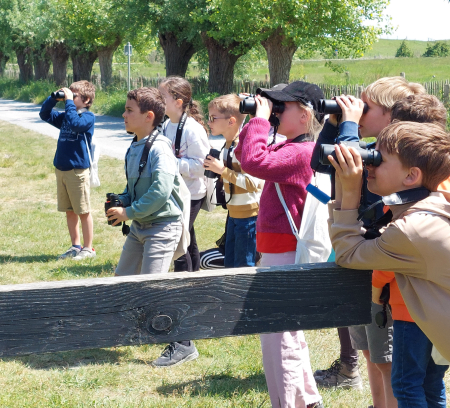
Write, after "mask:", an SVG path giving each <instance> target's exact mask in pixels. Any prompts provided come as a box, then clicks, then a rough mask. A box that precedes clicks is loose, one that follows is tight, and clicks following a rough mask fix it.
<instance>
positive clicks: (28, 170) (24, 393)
mask: <svg viewBox="0 0 450 408" xmlns="http://www.w3.org/2000/svg"><path fill="white" fill-rule="evenodd" d="M0 144H1V146H2V150H1V153H0V186H1V191H3V198H2V203H1V205H0V225H2V234H0V284H14V283H25V282H37V281H52V280H63V279H81V278H88V277H106V276H112V275H113V273H114V267H115V265H116V264H117V261H118V259H119V256H120V252H121V248H122V245H123V242H124V237H123V236H122V234H121V232H120V230H119V229H117V228H113V227H111V226H108V225H107V223H106V220H105V218H104V215H103V212H104V210H103V208H104V207H103V202H104V197H105V193H106V192H120V191H122V189H123V187H124V182H125V178H124V174H123V162H122V161H120V160H116V159H111V158H107V157H104V156H102V157H101V159H100V166H99V167H100V179H101V182H102V185H101V187H100V188H98V189H94V190H92V198H91V203H92V207H93V210H92V213H93V216H94V223H95V224H94V232H95V239H94V245H95V249H96V251H97V253H98V255H97V257H96V258H94V259H88V260H85V261H81V262H80V263H73V262H71V261H69V260H66V261H56V256H57V255H58V254H60V253H62V252H64V251H65V250H66V249H67V248H68V246H69V245H70V241H69V238H68V233H67V228H66V225H65V218H64V215H63V214H61V213H58V212H57V211H56V185H55V177H54V170H53V166H52V160H53V154H54V151H55V148H56V141H55V140H53V139H51V138H48V137H45V136H42V135H40V134H37V133H34V132H32V131H29V130H25V129H22V128H19V127H16V126H12V125H10V124H7V123H6V122H0ZM225 215H226V214H225V211H222V210H216V211H215V212H213V213H206V212H204V211H201V212H200V215H199V218H198V219H197V221H196V231H197V239H198V242H199V246H200V248H201V249H206V248H210V247H212V246H213V243H214V241H215V240H216V239H217V238H218V237H219V236H220V235H221V234H222V231H223V225H224V221H225ZM306 336H307V340H308V343H309V348H310V354H311V362H312V367H313V369H314V370H315V369H317V368H325V367H328V365H329V363H330V362H331V361H333V360H334V359H335V358H336V357H337V356H338V347H339V341H338V338H337V332H336V330H334V329H331V330H317V331H310V332H307V333H306ZM196 345H197V348H198V350H199V352H200V357H199V358H198V359H197V360H196V361H193V362H190V363H187V364H185V365H182V366H181V367H176V368H173V369H155V368H152V367H151V366H150V362H151V361H152V360H153V359H155V358H156V357H158V355H159V353H160V352H161V350H162V348H163V346H164V345H151V346H150V345H145V346H140V347H115V348H109V349H95V350H82V351H74V352H64V353H50V354H41V355H33V356H27V357H20V358H4V359H0V373H1V374H0V407H5V408H6V407H7V408H49V407H58V408H59V407H64V408H80V407H86V408H87V407H114V408H119V407H120V408H125V407H126V408H136V407H142V408H144V407H145V408H150V407H154V408H164V407H167V408H174V407H200V408H206V407H211V408H225V407H230V408H231V407H242V408H249V407H254V408H257V407H258V408H263V407H265V408H269V407H270V403H269V397H268V393H267V389H266V385H265V379H264V373H263V369H262V363H261V352H260V347H259V340H258V337H257V336H246V337H233V338H223V339H212V340H201V341H196ZM361 371H362V375H363V379H364V390H363V391H361V392H359V391H348V390H322V392H321V393H322V396H323V399H324V402H325V406H326V407H330V408H331V407H332V408H338V407H341V408H344V407H345V408H348V407H349V408H361V407H367V406H368V405H370V404H371V398H370V390H369V385H368V381H367V373H366V370H365V368H364V364H362V368H361ZM446 381H447V386H449V385H450V381H449V376H447V377H446Z"/></svg>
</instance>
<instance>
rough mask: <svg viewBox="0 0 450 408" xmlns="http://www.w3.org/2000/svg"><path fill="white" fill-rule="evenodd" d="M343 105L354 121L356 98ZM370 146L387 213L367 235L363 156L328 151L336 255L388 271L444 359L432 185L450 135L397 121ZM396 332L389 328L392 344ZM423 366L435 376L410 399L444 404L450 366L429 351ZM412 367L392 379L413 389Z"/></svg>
mask: <svg viewBox="0 0 450 408" xmlns="http://www.w3.org/2000/svg"><path fill="white" fill-rule="evenodd" d="M346 105H347V106H346V108H345V110H347V112H345V114H346V115H347V116H348V117H349V118H350V120H352V119H351V118H352V115H353V116H354V117H353V120H354V121H356V122H357V121H358V119H359V118H358V115H361V113H362V109H363V106H362V103H361V102H360V101H358V100H348V101H346ZM376 149H377V150H378V151H379V152H380V153H381V156H382V158H383V160H382V162H381V164H380V165H379V166H377V167H375V166H372V165H369V166H366V167H367V170H368V189H369V190H370V191H371V192H373V193H375V194H378V195H380V196H382V197H383V202H384V203H385V204H386V205H389V207H390V209H391V211H392V213H393V219H392V221H391V222H390V223H389V224H388V226H387V227H386V228H385V229H384V231H383V233H382V235H381V236H380V237H379V238H376V239H373V240H365V239H364V237H363V234H364V232H365V230H364V229H363V228H362V223H361V222H359V221H358V211H357V208H358V206H359V200H360V191H361V180H362V171H363V163H362V160H361V156H360V155H359V153H358V152H357V151H356V150H354V149H352V148H347V147H346V146H343V145H340V146H335V152H336V160H334V159H333V157H332V156H329V158H330V161H331V162H332V164H333V166H334V167H335V169H336V179H337V181H336V200H335V201H334V202H333V203H331V204H330V221H329V222H330V236H331V241H332V243H333V247H334V249H335V252H336V263H338V264H339V265H341V266H345V267H348V268H355V269H378V270H383V271H394V272H395V278H396V280H397V282H398V286H399V288H400V291H401V294H402V296H403V299H404V300H405V304H406V306H407V308H408V310H409V312H410V314H411V316H412V318H413V320H414V322H415V323H411V324H413V325H414V324H417V326H418V329H419V331H421V332H423V334H424V337H425V336H426V337H425V340H426V341H428V342H429V348H430V350H431V347H432V345H434V346H435V347H436V349H437V351H439V352H440V353H441V354H442V356H444V357H445V358H446V359H447V360H450V342H449V339H450V314H449V312H448V311H449V310H450V266H449V265H450V241H449V239H448V237H449V236H450V204H449V203H448V202H447V201H446V200H445V198H444V197H443V195H442V194H441V193H439V192H437V189H438V185H439V184H440V183H441V182H442V181H443V180H445V179H447V178H448V177H449V176H450V137H449V136H448V134H447V133H446V132H445V131H444V130H443V128H442V127H441V126H438V125H432V124H420V123H412V122H399V123H394V124H391V125H389V126H388V127H386V128H385V129H384V130H383V131H382V132H381V133H380V135H379V136H378V138H377V144H376ZM394 325H395V323H394ZM396 334H397V335H398V333H396V331H395V328H394V344H395V337H396ZM403 335H405V333H403ZM406 335H407V334H406ZM411 335H414V336H417V333H415V334H411ZM427 338H428V339H429V340H428V339H427ZM408 351H411V350H408ZM395 352H396V350H395V348H394V353H395ZM421 354H423V353H418V358H419V357H420V355H421ZM425 367H426V370H427V375H428V372H429V371H432V372H433V373H434V380H433V381H432V383H426V382H423V384H421V386H422V387H423V388H424V389H425V392H424V393H422V394H423V398H424V401H421V400H419V399H418V395H416V396H413V395H411V397H413V399H414V397H415V402H416V405H414V406H418V407H419V406H431V405H430V404H434V405H433V406H439V407H440V406H443V407H444V406H445V385H444V383H443V381H442V379H443V377H444V374H445V370H446V369H447V368H448V366H446V365H443V366H439V365H437V364H435V361H433V359H432V358H428V361H427V364H426V365H425ZM411 370H412V367H402V370H401V371H400V370H399V371H398V372H396V370H395V369H393V377H392V383H393V385H394V383H395V382H396V381H398V380H400V382H403V385H404V387H408V386H409V387H410V388H411V392H412V393H415V392H417V393H418V388H417V386H416V384H414V381H413V380H412V379H411V375H410V376H408V374H411V373H410V371H411ZM399 376H400V377H402V378H400V379H399V378H398V377H399ZM394 388H395V387H394ZM394 394H395V389H394ZM396 397H397V395H396ZM398 402H399V407H402V406H406V405H405V404H403V402H402V401H401V400H400V399H399V401H398ZM408 406H410V405H408Z"/></svg>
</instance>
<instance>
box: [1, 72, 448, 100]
mask: <svg viewBox="0 0 450 408" xmlns="http://www.w3.org/2000/svg"><path fill="white" fill-rule="evenodd" d="M4 76H6V77H8V78H14V79H18V78H19V70H18V68H17V69H15V68H14V69H6V70H5V73H4ZM163 79H164V77H154V78H150V77H144V76H137V77H133V78H131V88H132V89H134V88H139V87H142V86H150V87H156V88H157V87H158V86H159V84H160V83H161V81H162V80H163ZM188 79H189V82H191V84H192V87H193V90H194V93H197V94H202V93H207V92H208V79H207V78H204V77H191V78H188ZM91 81H92V82H93V83H94V84H95V85H96V86H97V87H98V88H100V89H101V86H102V85H101V77H100V75H95V74H94V75H92V77H91ZM127 81H128V79H127V77H126V76H123V75H114V76H113V86H114V87H115V88H117V89H123V90H124V91H125V90H127V89H128V88H127V86H128V85H127V84H128V82H127ZM66 82H67V84H71V83H72V82H73V76H72V75H70V74H69V75H67V81H66ZM449 82H450V80H448V79H447V80H445V81H431V82H424V83H423V84H422V85H423V86H424V87H425V89H426V90H427V92H428V93H429V94H430V95H434V96H436V97H437V98H439V99H440V100H442V101H444V102H449V94H450V85H449ZM317 85H318V86H319V87H320V88H321V89H322V91H323V93H324V94H325V98H327V99H329V98H331V97H333V96H336V95H341V94H348V95H355V96H356V97H358V98H359V97H361V92H362V90H363V89H364V87H365V84H359V85H330V84H317ZM366 85H367V84H366ZM258 88H270V82H269V81H244V80H240V79H236V80H234V81H233V92H235V93H242V92H247V93H255V92H256V89H258Z"/></svg>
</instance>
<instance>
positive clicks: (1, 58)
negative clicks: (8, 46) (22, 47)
mask: <svg viewBox="0 0 450 408" xmlns="http://www.w3.org/2000/svg"><path fill="white" fill-rule="evenodd" d="M8 61H9V55H5V54H3V52H1V51H0V76H3V74H4V73H5V67H6V63H7V62H8Z"/></svg>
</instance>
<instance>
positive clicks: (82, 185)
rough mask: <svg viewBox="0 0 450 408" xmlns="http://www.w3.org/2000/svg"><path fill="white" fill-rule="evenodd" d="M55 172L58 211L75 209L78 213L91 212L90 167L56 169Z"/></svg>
mask: <svg viewBox="0 0 450 408" xmlns="http://www.w3.org/2000/svg"><path fill="white" fill-rule="evenodd" d="M55 174H56V195H57V199H58V211H61V212H67V211H73V212H74V213H75V214H77V215H80V214H87V213H89V212H90V211H91V206H90V203H89V198H90V197H89V190H90V182H89V177H90V174H89V169H73V170H69V171H61V170H58V169H55Z"/></svg>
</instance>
